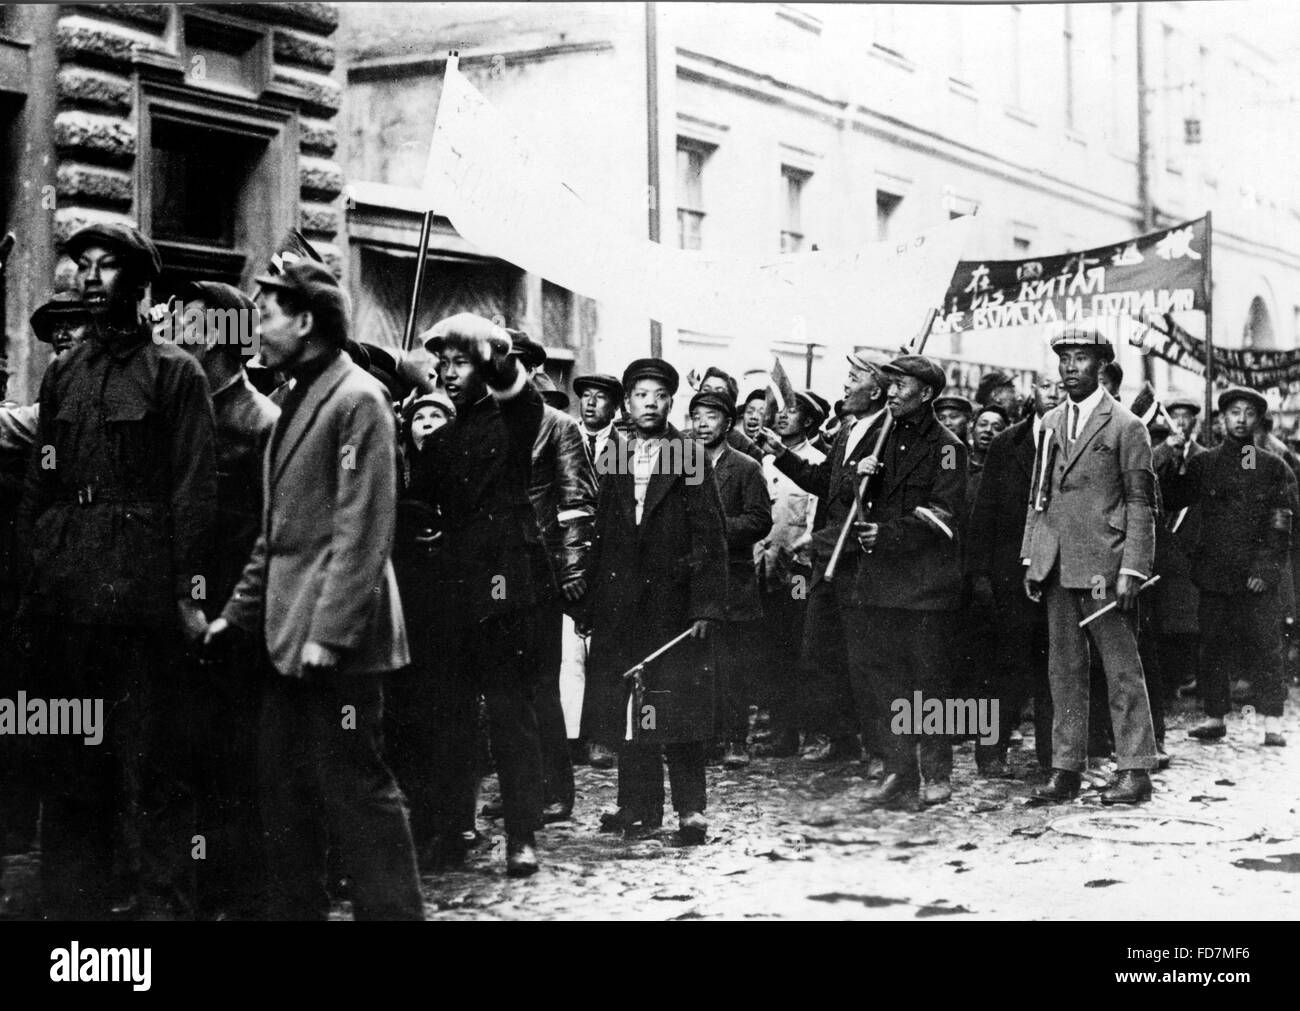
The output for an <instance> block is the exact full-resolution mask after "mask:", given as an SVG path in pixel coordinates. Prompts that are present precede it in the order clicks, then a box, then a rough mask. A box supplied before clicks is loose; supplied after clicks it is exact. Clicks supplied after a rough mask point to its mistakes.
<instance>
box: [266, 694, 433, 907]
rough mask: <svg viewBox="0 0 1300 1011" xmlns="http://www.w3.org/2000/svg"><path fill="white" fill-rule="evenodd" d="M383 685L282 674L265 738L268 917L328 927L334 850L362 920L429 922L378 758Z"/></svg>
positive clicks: (402, 818) (402, 812)
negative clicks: (329, 852) (328, 871)
mask: <svg viewBox="0 0 1300 1011" xmlns="http://www.w3.org/2000/svg"><path fill="white" fill-rule="evenodd" d="M380 684H381V676H380V675H378V674H369V675H366V674H361V675H351V676H334V677H323V678H316V679H314V680H312V681H308V682H303V681H298V680H296V679H293V678H286V677H282V676H279V675H276V676H274V677H272V678H271V679H269V681H268V683H267V687H266V690H265V692H264V695H263V706H262V719H261V724H260V733H259V742H258V743H259V764H260V768H261V782H260V790H261V797H262V823H263V827H264V829H265V840H266V859H267V874H268V877H269V880H270V902H269V910H268V915H269V918H270V919H273V920H324V919H326V918H327V917H328V915H329V898H328V896H327V894H326V891H325V855H326V846H327V841H328V844H329V845H332V846H333V847H335V849H336V851H337V854H338V871H339V873H340V874H341V875H343V876H345V877H346V878H348V879H349V880H350V881H351V883H352V895H353V901H352V908H353V914H354V916H355V918H356V919H358V920H422V919H423V918H424V907H423V903H422V901H421V898H420V882H419V878H418V877H417V874H416V869H415V850H414V847H413V846H412V844H411V831H410V828H409V827H408V825H407V820H406V808H405V805H404V803H403V798H402V794H401V791H400V790H399V789H398V787H397V781H396V780H395V779H394V778H393V774H392V772H390V771H389V769H388V766H387V765H385V764H384V760H383V758H382V756H381V754H380V750H381V742H380V736H381V730H380V728H381V725H382V719H383V693H382V690H381V688H380Z"/></svg>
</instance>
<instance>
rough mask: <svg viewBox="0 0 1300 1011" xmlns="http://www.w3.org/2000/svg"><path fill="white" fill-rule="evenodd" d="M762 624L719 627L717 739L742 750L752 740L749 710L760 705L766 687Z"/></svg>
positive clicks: (735, 623) (723, 624) (716, 649)
mask: <svg viewBox="0 0 1300 1011" xmlns="http://www.w3.org/2000/svg"><path fill="white" fill-rule="evenodd" d="M763 626H764V622H762V621H723V622H720V623H719V624H718V627H717V632H716V634H717V642H716V644H715V645H714V654H713V655H714V658H715V661H716V664H717V690H718V700H719V703H720V705H719V706H718V709H717V723H718V731H717V732H718V740H719V741H720V742H721V743H723V744H736V745H739V746H741V747H744V746H745V743H746V741H747V739H748V737H749V710H750V707H751V706H757V705H761V704H762V702H763V697H764V695H765V691H764V689H765V687H766V680H767V678H766V674H767V672H766V669H765V668H766V665H767V663H769V662H770V659H769V658H765V657H763V656H761V649H760V644H761V642H762V637H763Z"/></svg>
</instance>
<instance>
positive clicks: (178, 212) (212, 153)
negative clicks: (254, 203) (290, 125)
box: [149, 119, 265, 249]
mask: <svg viewBox="0 0 1300 1011" xmlns="http://www.w3.org/2000/svg"><path fill="white" fill-rule="evenodd" d="M260 147H265V145H264V144H263V145H259V144H258V143H257V142H256V141H255V140H252V139H250V138H244V137H240V136H238V135H236V134H229V133H224V132H218V131H216V130H211V129H208V128H206V127H201V126H196V125H194V124H192V123H180V122H176V121H174V120H167V119H159V120H158V121H156V122H155V124H154V128H153V157H152V158H151V159H150V161H149V168H150V175H151V181H152V183H153V186H152V193H153V235H154V237H155V238H159V239H173V240H175V241H177V242H186V243H190V244H193V245H204V246H216V247H219V248H221V249H233V248H234V246H235V213H236V205H237V201H238V197H239V192H240V189H241V188H242V182H243V180H244V179H245V178H246V177H247V176H248V173H249V169H250V166H251V165H252V164H253V163H254V162H255V161H256V160H257V158H258V155H259V148H260Z"/></svg>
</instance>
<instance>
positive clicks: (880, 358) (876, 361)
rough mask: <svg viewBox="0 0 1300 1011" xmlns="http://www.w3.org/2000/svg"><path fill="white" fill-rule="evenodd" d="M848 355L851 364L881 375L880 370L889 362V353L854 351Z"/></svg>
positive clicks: (856, 367)
mask: <svg viewBox="0 0 1300 1011" xmlns="http://www.w3.org/2000/svg"><path fill="white" fill-rule="evenodd" d="M846 357H847V358H848V361H849V364H850V365H852V366H853V367H854V368H855V369H862V370H864V371H866V372H874V373H875V374H876V375H880V374H881V371H880V370H881V369H883V368H884V367H885V366H886V365H888V364H889V355H886V354H881V353H879V352H876V351H854V352H853V353H852V354H851V355H847V356H846Z"/></svg>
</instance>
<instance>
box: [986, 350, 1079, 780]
mask: <svg viewBox="0 0 1300 1011" xmlns="http://www.w3.org/2000/svg"><path fill="white" fill-rule="evenodd" d="M1062 395H1063V391H1062V388H1061V382H1060V379H1059V378H1058V377H1057V376H1056V375H1050V374H1047V373H1042V374H1039V375H1036V376H1035V377H1034V385H1033V401H1032V406H1033V414H1032V416H1031V417H1028V418H1026V419H1025V420H1024V421H1020V422H1017V423H1016V424H1014V425H1012V426H1011V427H1010V428H1008V429H1007V430H1006V431H1005V432H1003V433H1002V434H1001V435H999V436H997V437H996V438H995V439H994V440H993V442H992V444H991V445H990V446H989V453H988V457H987V459H986V461H985V465H984V474H983V479H982V480H981V481H980V485H979V491H978V493H977V494H976V496H975V502H974V505H973V506H972V508H971V518H970V526H969V530H968V533H967V537H966V572H967V579H968V580H969V582H970V590H971V600H972V603H973V604H975V605H976V606H977V607H979V608H981V609H982V610H984V611H985V613H991V614H992V615H993V625H994V629H995V631H996V635H997V649H996V652H995V654H994V657H993V660H994V662H993V663H992V664H991V665H990V667H989V668H988V670H987V672H986V673H987V675H988V680H987V682H986V690H987V692H988V697H989V698H990V699H997V700H998V711H999V720H998V739H997V741H996V742H995V743H993V744H991V745H987V744H983V743H981V744H977V745H976V748H975V763H976V767H977V768H978V769H979V771H980V774H981V775H983V776H986V777H988V778H991V779H1001V778H1003V777H1005V776H1007V775H1008V774H1009V770H1008V768H1007V761H1006V759H1007V748H1008V746H1009V745H1010V741H1011V735H1012V733H1013V732H1014V731H1016V730H1017V729H1018V728H1019V725H1020V717H1021V714H1022V713H1023V712H1024V708H1025V701H1026V700H1027V699H1029V698H1032V699H1033V700H1034V746H1035V751H1036V752H1037V759H1038V765H1039V767H1040V768H1041V769H1042V770H1043V771H1047V770H1050V769H1051V767H1052V692H1051V689H1050V687H1049V686H1048V680H1047V615H1046V612H1045V610H1044V608H1043V605H1042V603H1041V601H1040V602H1035V601H1032V600H1030V599H1029V598H1028V597H1027V596H1025V589H1024V578H1025V567H1024V565H1023V563H1022V561H1021V554H1020V546H1021V542H1022V541H1023V540H1024V535H1025V503H1026V502H1028V501H1029V495H1030V486H1031V479H1032V478H1033V476H1034V461H1035V460H1036V459H1037V453H1038V449H1039V447H1040V446H1041V445H1042V440H1043V435H1044V429H1043V418H1044V417H1045V416H1046V415H1047V413H1048V412H1049V411H1050V410H1052V408H1054V407H1056V405H1057V404H1059V403H1060V401H1061V397H1062Z"/></svg>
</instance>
